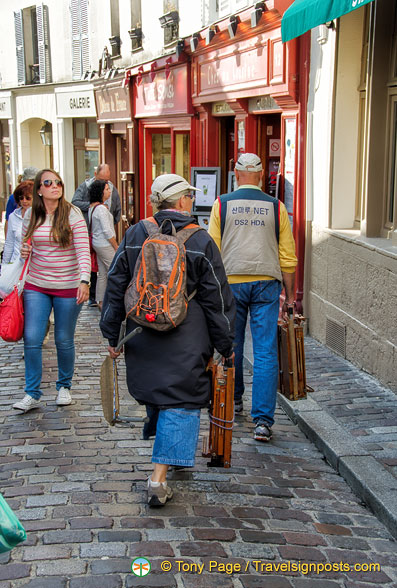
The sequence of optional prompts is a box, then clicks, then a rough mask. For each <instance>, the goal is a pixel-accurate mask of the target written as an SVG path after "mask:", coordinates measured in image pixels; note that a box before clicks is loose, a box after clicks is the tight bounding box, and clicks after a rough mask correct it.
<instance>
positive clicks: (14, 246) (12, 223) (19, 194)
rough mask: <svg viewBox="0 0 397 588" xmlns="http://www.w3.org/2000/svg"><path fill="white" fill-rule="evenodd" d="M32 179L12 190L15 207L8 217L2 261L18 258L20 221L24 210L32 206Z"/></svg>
mask: <svg viewBox="0 0 397 588" xmlns="http://www.w3.org/2000/svg"><path fill="white" fill-rule="evenodd" d="M32 191H33V181H32V180H26V182H21V183H20V184H18V186H17V187H16V188H15V190H14V200H15V202H16V204H17V207H18V208H16V209H15V210H14V212H12V213H11V214H10V216H9V217H8V230H7V237H6V240H5V243H4V250H3V263H13V262H14V261H15V260H16V259H18V258H19V254H20V251H21V241H22V223H23V218H24V216H25V213H26V211H27V210H28V209H29V208H30V207H31V206H32V198H33V196H32Z"/></svg>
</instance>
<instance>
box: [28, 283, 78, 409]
mask: <svg viewBox="0 0 397 588" xmlns="http://www.w3.org/2000/svg"><path fill="white" fill-rule="evenodd" d="M23 304H24V309H25V326H24V333H23V339H24V352H25V392H26V394H29V396H32V397H33V398H35V399H36V400H38V399H39V398H40V396H41V394H42V392H41V390H40V384H41V375H42V371H43V362H42V346H43V340H44V337H45V334H46V329H47V323H48V319H49V317H50V314H51V309H52V308H53V309H54V330H55V345H56V349H57V358H58V380H57V382H56V389H57V390H59V389H60V388H62V387H64V388H70V387H71V385H72V378H73V372H74V356H75V350H74V332H75V329H76V323H77V317H78V316H79V313H80V311H81V308H82V305H81V304H79V305H77V304H76V298H61V297H60V296H49V295H48V294H43V293H42V292H35V291H34V290H25V291H24V293H23Z"/></svg>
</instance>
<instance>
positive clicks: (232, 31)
mask: <svg viewBox="0 0 397 588" xmlns="http://www.w3.org/2000/svg"><path fill="white" fill-rule="evenodd" d="M229 20H230V24H228V25H227V30H228V31H229V37H230V38H231V39H233V38H234V37H235V36H236V33H237V27H238V23H239V22H240V18H239V17H238V16H236V15H235V14H232V16H231V17H230V19H229Z"/></svg>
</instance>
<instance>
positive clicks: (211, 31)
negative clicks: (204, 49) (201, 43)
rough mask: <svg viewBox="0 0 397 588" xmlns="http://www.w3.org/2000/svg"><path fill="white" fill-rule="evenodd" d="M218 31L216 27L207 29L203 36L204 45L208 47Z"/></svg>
mask: <svg viewBox="0 0 397 588" xmlns="http://www.w3.org/2000/svg"><path fill="white" fill-rule="evenodd" d="M218 30H219V29H218V27H217V26H216V25H213V26H211V27H209V29H208V30H207V32H206V34H205V44H206V45H209V44H210V43H211V41H212V39H213V38H214V37H215V35H216V33H217V32H218Z"/></svg>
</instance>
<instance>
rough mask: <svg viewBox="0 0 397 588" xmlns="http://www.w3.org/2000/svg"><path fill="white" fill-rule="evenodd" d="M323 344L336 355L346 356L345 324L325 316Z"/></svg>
mask: <svg viewBox="0 0 397 588" xmlns="http://www.w3.org/2000/svg"><path fill="white" fill-rule="evenodd" d="M325 344H326V345H327V347H329V348H330V349H332V351H335V353H337V354H338V355H341V356H342V357H346V326H345V325H343V324H342V323H339V322H338V321H336V320H335V319H333V318H330V317H328V316H327V317H326V326H325Z"/></svg>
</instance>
